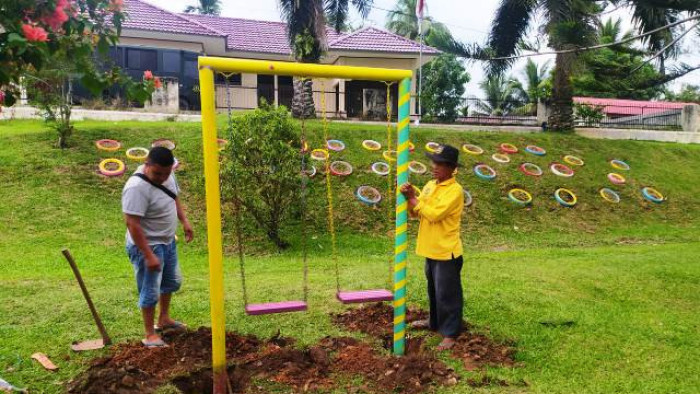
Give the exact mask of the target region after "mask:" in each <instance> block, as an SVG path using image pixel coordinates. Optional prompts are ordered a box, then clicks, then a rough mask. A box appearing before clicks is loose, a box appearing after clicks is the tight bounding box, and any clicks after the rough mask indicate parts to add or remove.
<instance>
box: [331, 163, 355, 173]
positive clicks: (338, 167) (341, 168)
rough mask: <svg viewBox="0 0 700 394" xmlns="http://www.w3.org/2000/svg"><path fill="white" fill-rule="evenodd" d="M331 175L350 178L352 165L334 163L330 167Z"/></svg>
mask: <svg viewBox="0 0 700 394" xmlns="http://www.w3.org/2000/svg"><path fill="white" fill-rule="evenodd" d="M330 170H331V174H332V175H335V176H348V175H350V174H352V165H350V163H348V162H347V161H334V162H333V163H331V165H330Z"/></svg>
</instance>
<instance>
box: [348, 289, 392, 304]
mask: <svg viewBox="0 0 700 394" xmlns="http://www.w3.org/2000/svg"><path fill="white" fill-rule="evenodd" d="M336 298H338V301H340V302H342V303H343V304H362V303H365V302H383V301H393V300H394V294H392V293H391V292H390V291H389V290H384V289H378V290H360V291H339V292H338V293H336Z"/></svg>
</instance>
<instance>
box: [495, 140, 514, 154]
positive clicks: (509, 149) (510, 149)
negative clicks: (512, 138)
mask: <svg viewBox="0 0 700 394" xmlns="http://www.w3.org/2000/svg"><path fill="white" fill-rule="evenodd" d="M498 149H500V150H501V152H503V153H508V154H511V155H512V154H514V153H518V147H517V146H515V145H513V144H511V143H508V142H504V143H502V144H501V145H500V146H499V147H498Z"/></svg>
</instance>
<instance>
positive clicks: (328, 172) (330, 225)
mask: <svg viewBox="0 0 700 394" xmlns="http://www.w3.org/2000/svg"><path fill="white" fill-rule="evenodd" d="M321 117H322V122H323V142H324V143H326V142H327V141H328V119H327V117H326V82H325V80H324V79H321ZM326 152H327V155H326V194H327V198H328V231H330V233H331V258H332V259H333V264H334V265H335V287H336V290H337V291H340V267H339V266H338V250H337V244H336V237H335V220H334V219H333V188H332V185H331V156H330V152H329V150H328V149H326Z"/></svg>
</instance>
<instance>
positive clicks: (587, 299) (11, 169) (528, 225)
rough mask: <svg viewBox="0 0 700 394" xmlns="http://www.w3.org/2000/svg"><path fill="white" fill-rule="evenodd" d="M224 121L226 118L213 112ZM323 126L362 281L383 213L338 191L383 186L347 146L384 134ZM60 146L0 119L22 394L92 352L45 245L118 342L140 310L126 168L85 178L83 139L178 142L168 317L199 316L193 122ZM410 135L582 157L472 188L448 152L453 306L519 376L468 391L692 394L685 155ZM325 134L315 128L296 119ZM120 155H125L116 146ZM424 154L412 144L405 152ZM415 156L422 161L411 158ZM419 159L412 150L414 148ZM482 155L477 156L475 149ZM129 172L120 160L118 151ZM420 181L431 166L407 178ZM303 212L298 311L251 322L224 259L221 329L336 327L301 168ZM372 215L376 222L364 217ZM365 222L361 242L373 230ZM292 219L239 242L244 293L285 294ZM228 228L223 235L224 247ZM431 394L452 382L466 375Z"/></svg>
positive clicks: (675, 150)
mask: <svg viewBox="0 0 700 394" xmlns="http://www.w3.org/2000/svg"><path fill="white" fill-rule="evenodd" d="M220 121H221V122H220V123H222V124H223V119H221V120H220ZM331 127H332V128H331V133H330V134H331V136H332V137H334V138H340V139H342V140H344V141H345V142H346V144H347V146H348V147H349V149H348V150H347V151H346V152H344V153H343V154H342V155H341V156H340V158H342V159H345V160H347V161H349V162H351V163H352V164H354V165H355V167H356V173H355V174H354V175H353V176H352V177H350V178H349V179H346V180H338V179H334V181H336V188H335V193H336V199H337V201H338V203H337V208H336V211H337V219H338V222H339V223H340V226H339V227H340V228H341V229H342V230H341V234H340V237H339V249H340V252H341V263H342V274H343V275H342V283H343V285H344V287H346V288H361V287H376V286H381V285H383V284H384V283H385V282H386V278H387V269H388V268H387V265H386V262H387V259H388V257H389V252H390V249H391V247H390V245H391V241H390V240H389V239H388V238H386V237H385V236H381V234H384V231H385V230H386V229H387V228H386V227H383V226H382V225H381V223H382V221H386V219H385V218H386V217H387V215H386V212H385V211H384V210H383V209H379V210H376V211H373V210H368V209H366V208H363V207H362V206H361V205H360V204H358V203H356V202H355V201H354V200H353V199H352V197H351V193H352V191H353V190H354V188H355V187H356V186H357V185H359V184H363V183H368V184H374V185H375V186H377V187H380V188H385V181H383V180H381V179H378V178H377V177H376V176H374V175H372V174H370V173H368V172H366V170H367V168H368V167H369V165H370V164H371V163H372V162H373V161H375V160H377V159H378V157H374V154H372V155H371V154H369V153H367V152H365V151H363V150H361V149H360V148H359V144H360V142H361V141H362V140H363V139H365V138H374V139H377V140H380V141H382V140H383V139H385V135H386V130H385V129H383V128H382V127H378V126H368V125H355V124H333V125H332V126H331ZM77 128H78V132H77V134H76V135H75V137H74V138H73V146H72V147H71V148H70V149H67V150H64V151H60V150H57V149H54V148H53V147H52V145H51V144H52V142H53V135H52V134H51V133H50V132H48V131H46V130H45V128H44V127H43V125H42V124H41V123H38V122H32V121H12V122H3V123H0V185H2V186H3V187H1V188H0V201H2V204H0V272H2V274H0V300H2V302H0V377H2V378H4V379H6V380H8V381H10V382H12V383H13V384H15V385H18V386H20V387H24V386H27V387H29V388H30V389H32V391H33V392H49V393H53V392H61V391H62V385H63V384H64V383H65V382H66V381H68V380H69V379H70V378H71V377H73V376H75V375H76V374H77V373H79V372H80V371H81V370H83V369H84V368H85V367H86V365H87V363H88V362H89V360H90V357H92V356H94V355H76V354H73V353H71V352H70V350H69V348H68V345H69V344H70V343H71V342H72V341H74V340H83V339H88V338H93V337H96V336H97V331H96V329H95V328H94V326H93V323H92V322H91V317H90V314H89V312H88V310H87V308H86V306H85V302H84V301H83V299H82V297H81V295H80V291H79V289H78V287H77V285H76V283H75V280H74V278H73V276H72V273H71V271H70V269H69V267H68V265H67V263H66V262H65V261H64V260H63V258H62V256H61V254H60V250H61V248H63V247H69V248H70V249H71V251H72V252H73V255H74V256H75V258H76V259H77V261H78V264H79V265H80V267H81V269H82V272H83V275H84V277H85V280H86V282H87V284H88V287H89V288H90V289H91V291H92V295H93V298H94V300H95V302H96V304H97V307H98V309H99V310H100V312H101V313H102V315H103V319H104V320H105V324H106V325H107V328H108V330H109V331H110V333H111V334H112V335H113V337H114V339H115V340H117V341H126V340H133V339H136V338H138V337H139V335H140V315H139V311H138V309H137V308H136V306H135V304H136V294H135V293H136V292H135V286H134V283H133V279H132V272H131V267H130V265H129V262H128V260H127V258H126V256H125V252H124V249H123V248H124V247H123V239H124V225H123V223H122V219H121V213H120V195H121V188H122V186H123V183H124V181H125V178H117V179H104V178H101V177H99V176H97V175H96V174H95V170H96V166H97V163H98V161H99V158H100V157H108V155H107V154H105V153H100V152H98V151H97V150H96V149H95V148H94V145H93V141H94V140H96V139H100V138H116V139H119V140H121V141H122V142H124V144H125V146H127V147H131V146H139V145H140V146H144V145H147V144H148V143H149V142H150V141H151V140H152V139H154V138H158V137H169V138H173V139H175V140H176V141H177V142H178V148H177V151H176V154H177V156H178V158H179V159H180V160H181V161H182V162H183V163H184V168H183V170H181V171H180V172H179V179H180V182H181V183H182V185H183V189H184V190H185V193H186V194H187V196H186V203H187V205H188V206H189V212H190V215H191V217H192V219H193V221H194V225H195V229H196V231H197V239H196V241H195V242H194V243H192V244H190V245H181V248H180V252H181V261H182V268H183V271H184V275H185V280H186V282H185V285H184V287H183V290H182V292H181V293H180V294H178V295H177V297H176V298H175V301H174V306H173V308H174V311H173V312H174V313H175V314H176V316H177V317H178V318H181V319H183V320H185V321H186V322H187V323H188V324H190V325H191V326H198V325H208V324H209V316H208V310H209V298H208V266H207V255H206V250H205V249H206V246H205V245H206V244H205V236H204V233H205V226H204V221H203V218H204V208H203V192H202V176H201V173H202V165H201V159H200V157H201V144H200V129H199V125H198V124H175V123H167V122H164V123H137V122H125V123H108V122H91V121H90V122H81V123H78V124H77ZM413 131H414V136H413V138H412V139H413V141H415V142H416V145H417V146H418V147H419V149H418V152H422V150H421V149H420V148H421V146H422V145H424V144H425V142H427V141H429V140H435V141H438V142H449V143H453V144H456V145H459V144H461V143H463V142H472V143H477V144H479V145H481V146H482V147H483V148H484V149H486V150H487V152H490V153H492V152H493V151H494V149H495V147H496V146H497V144H498V143H500V142H503V141H510V142H514V143H516V144H517V145H519V146H522V145H524V144H527V143H536V144H538V145H540V146H543V147H545V148H546V149H547V150H548V152H549V153H548V155H547V157H545V158H542V159H539V158H536V157H534V156H530V155H527V156H523V155H522V154H521V155H519V156H518V157H519V158H521V159H523V160H524V157H527V160H530V161H533V162H535V163H537V164H540V165H541V166H543V167H544V166H545V165H547V164H548V163H549V162H550V161H553V160H556V159H557V158H559V157H560V156H561V155H562V154H566V153H572V154H577V155H580V156H581V157H583V158H584V159H585V160H586V166H585V167H583V168H582V169H580V171H579V172H577V174H576V176H575V177H574V178H572V179H570V180H566V179H563V178H556V177H554V176H552V175H551V174H547V175H545V176H544V177H543V178H542V179H539V180H536V179H531V178H526V177H524V176H522V175H521V174H519V173H518V172H517V171H516V170H515V168H516V166H517V164H518V163H519V162H515V163H511V164H509V165H506V166H500V165H494V167H495V168H497V169H498V170H499V175H500V176H499V178H498V179H497V180H496V181H495V182H493V183H486V182H483V181H479V180H477V179H476V178H475V177H474V176H473V175H472V174H471V172H470V167H471V165H473V163H475V162H476V159H474V158H466V157H465V158H464V163H465V164H466V168H464V169H463V170H462V171H461V172H460V174H459V179H460V182H461V183H462V184H463V185H464V186H465V187H466V188H468V189H469V190H470V191H471V192H472V194H473V196H474V200H475V205H474V206H473V207H472V208H470V209H468V210H467V211H466V212H465V217H464V219H465V226H464V227H465V228H464V241H465V249H466V250H467V252H466V258H465V268H464V279H465V290H466V295H467V302H466V311H465V316H466V317H467V319H468V320H469V321H470V322H471V323H473V324H474V325H475V326H476V327H477V329H478V330H480V331H484V332H489V333H490V335H491V336H492V337H494V338H496V339H497V340H513V341H515V343H516V346H517V349H518V353H517V359H518V360H519V361H521V362H522V363H523V366H522V367H520V368H514V369H503V368H494V369H490V370H489V371H488V374H489V375H491V376H494V377H500V378H503V379H506V380H508V381H510V382H519V381H520V380H524V381H526V382H527V383H528V386H526V387H522V386H516V387H514V388H500V387H486V388H482V389H479V390H478V391H483V392H520V391H523V392H542V393H545V392H546V393H552V392H559V393H573V392H576V393H608V392H635V393H668V392H674V393H693V392H697V388H698V387H700V363H698V362H697V359H698V358H700V350H698V349H700V339H698V338H700V336H699V335H698V334H699V333H700V327H699V323H698V321H700V320H699V319H698V317H697V316H698V314H699V313H700V293H699V292H698V288H700V280H699V279H698V278H700V264H699V263H698V261H697V256H698V255H700V242H698V237H697V232H698V229H699V228H700V226H699V224H698V212H699V211H698V208H700V207H699V205H700V201H698V199H697V197H696V196H697V194H698V192H700V188H699V187H698V186H697V185H698V184H699V183H700V172H698V171H697V168H698V165H700V147H698V146H686V145H675V144H662V143H648V142H635V141H598V140H588V139H584V138H580V137H577V136H574V135H555V134H525V135H521V134H495V133H494V134H492V133H471V132H470V133H460V132H455V131H446V130H430V129H424V128H420V129H416V130H413ZM307 133H308V134H315V135H314V138H313V139H312V145H314V146H317V145H318V144H319V141H320V140H321V127H320V123H319V122H311V123H310V124H309V130H308V131H307ZM122 154H123V153H122ZM419 155H422V153H419ZM416 157H420V156H418V155H417V156H416ZM610 158H621V159H624V160H626V161H627V162H628V163H630V165H631V166H632V171H630V172H629V174H626V175H628V177H629V179H630V182H631V185H629V186H626V187H623V188H619V190H620V191H621V194H622V196H623V202H622V203H621V204H619V205H617V206H611V205H607V204H604V203H603V202H602V201H601V200H600V198H598V196H597V194H596V191H597V189H598V188H599V187H602V186H604V185H606V183H607V182H606V181H605V175H606V174H607V173H608V172H610V171H611V169H610V167H609V165H608V164H607V159H610ZM419 160H423V159H420V158H419ZM480 160H483V161H485V162H488V163H491V164H493V163H492V161H491V160H490V159H489V158H487V157H484V158H481V159H480ZM128 164H129V165H130V168H131V169H133V165H134V163H128ZM413 180H414V181H416V183H418V184H422V183H424V182H425V181H426V180H427V178H420V177H414V179H413ZM647 184H652V185H655V186H657V187H658V188H659V189H660V190H662V191H663V192H665V193H666V194H667V195H668V196H669V201H668V202H667V203H665V204H663V205H659V206H657V205H652V204H649V203H646V202H645V201H643V200H642V199H641V197H640V195H639V192H638V188H639V187H640V186H642V185H647ZM513 185H520V186H523V187H525V188H527V189H529V190H530V191H531V192H532V193H533V194H534V195H535V203H534V205H533V206H532V208H530V209H522V208H518V207H515V206H513V205H512V204H511V203H510V202H508V201H507V200H506V199H505V198H504V191H505V190H507V189H508V188H509V187H511V186H513ZM556 186H567V187H570V188H571V189H573V190H574V191H576V192H577V194H578V195H579V198H580V200H581V203H580V204H579V206H577V207H576V208H574V209H564V208H561V207H559V206H558V205H557V204H556V202H554V201H553V199H552V198H551V193H552V192H553V191H554V188H555V187H556ZM312 192H313V193H315V194H314V197H313V198H312V199H311V203H310V207H309V210H310V212H311V213H312V215H313V217H314V220H315V221H316V224H317V229H316V230H315V232H314V234H313V238H312V239H311V242H310V249H311V254H310V261H309V263H310V266H311V273H310V286H311V299H310V303H311V309H310V311H309V312H308V313H305V314H293V315H279V316H267V317H257V318H250V317H245V316H244V314H243V312H242V305H241V291H240V288H239V278H238V273H237V262H236V260H235V258H233V256H228V257H227V259H226V268H225V269H226V281H225V283H226V296H227V304H226V313H227V328H228V329H229V330H235V331H239V332H242V333H253V334H256V335H259V336H269V335H272V334H274V333H275V332H276V331H277V329H281V330H282V332H283V334H285V335H289V336H294V337H296V338H298V339H299V341H300V345H304V344H310V343H313V342H315V341H316V340H318V339H319V338H321V337H323V336H326V335H341V334H347V333H343V332H341V331H340V330H339V329H338V328H337V327H334V326H333V325H332V324H331V322H330V320H329V318H328V313H329V312H334V311H340V310H341V309H342V307H341V306H339V305H338V304H337V303H336V302H334V301H333V299H334V297H333V293H334V287H335V286H334V274H333V271H334V269H333V265H332V260H331V259H330V257H329V252H328V251H329V242H328V237H327V236H326V235H325V233H324V231H323V220H324V215H323V210H324V208H325V207H324V205H323V203H324V200H323V192H324V190H323V180H322V178H321V177H319V178H317V179H316V180H314V185H313V191H312ZM377 223H380V224H377ZM373 230H374V231H376V232H377V233H378V234H377V235H378V236H377V235H374V233H373V232H372V231H373ZM296 232H298V227H296V226H290V227H288V228H286V231H285V236H286V237H287V238H288V239H290V240H291V241H292V242H293V243H294V244H295V246H294V247H293V248H292V249H291V250H290V251H286V252H284V253H283V254H281V255H278V254H276V253H274V252H268V251H266V249H267V250H269V249H270V247H269V245H267V244H266V243H265V241H264V239H263V237H262V235H260V234H256V233H254V234H251V235H250V236H249V238H250V240H251V244H252V246H253V255H252V256H250V257H249V258H248V266H247V269H248V273H249V278H248V280H249V286H250V293H251V298H252V299H253V300H254V301H268V300H279V299H285V298H296V297H299V296H300V295H301V280H300V279H301V266H300V264H299V256H300V250H299V248H298V246H297V245H298V239H299V237H298V235H297V234H296ZM231 243H232V240H231V238H230V237H228V238H227V244H231ZM408 286H409V288H408V291H409V300H410V304H412V305H417V306H420V307H423V308H425V307H426V305H427V303H426V295H425V292H424V290H423V286H424V279H423V277H422V263H421V260H420V259H419V258H417V257H415V256H411V257H410V260H409V285H408ZM567 320H572V321H574V322H575V325H573V326H572V327H560V328H550V327H546V326H543V325H542V324H540V322H542V321H567ZM36 351H41V352H45V353H47V354H48V355H49V356H50V357H51V358H52V359H53V360H54V361H55V362H56V363H57V364H59V365H60V367H61V369H60V371H59V372H57V373H48V372H45V371H43V370H42V369H41V368H40V367H39V366H38V365H37V364H36V363H33V362H32V361H31V360H30V358H29V357H30V355H31V354H32V353H33V352H36ZM452 363H453V365H454V366H455V367H457V369H458V371H459V372H460V374H461V375H462V377H463V378H464V379H462V382H461V383H460V384H459V385H458V386H456V387H455V388H451V389H449V390H447V389H445V391H446V392H465V391H468V390H469V388H468V386H467V385H466V384H465V383H464V381H465V380H466V378H467V377H470V376H473V375H470V373H468V372H465V371H464V370H463V369H461V368H460V367H459V365H458V364H457V363H454V362H452Z"/></svg>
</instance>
